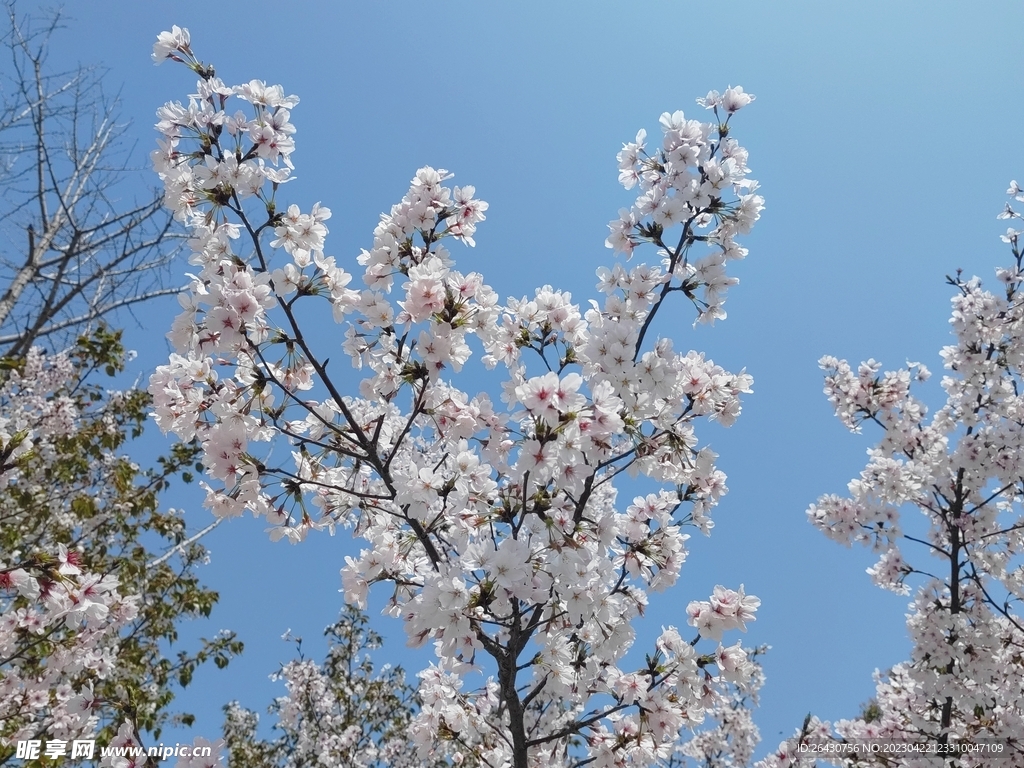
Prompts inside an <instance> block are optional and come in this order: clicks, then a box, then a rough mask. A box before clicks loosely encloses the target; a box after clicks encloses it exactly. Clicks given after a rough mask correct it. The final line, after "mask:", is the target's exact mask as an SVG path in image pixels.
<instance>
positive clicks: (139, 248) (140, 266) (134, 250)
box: [0, 3, 177, 357]
mask: <svg viewBox="0 0 1024 768" xmlns="http://www.w3.org/2000/svg"><path fill="white" fill-rule="evenodd" d="M5 10H6V19H5V21H6V27H7V28H6V30H5V31H4V35H3V49H4V50H3V53H4V54H5V55H6V58H7V62H6V64H5V65H4V66H0V93H2V95H3V102H2V104H0V198H2V200H3V202H2V203H0V270H2V271H0V278H2V284H3V286H4V287H3V288H2V290H0V352H2V353H3V354H5V355H7V356H14V357H17V356H22V355H24V354H25V353H26V352H27V351H28V349H29V347H31V346H32V345H33V344H35V343H39V342H41V341H44V340H45V341H47V342H48V343H50V344H51V345H52V346H53V347H54V348H61V347H62V346H66V345H68V344H70V343H73V342H74V339H75V338H76V336H77V335H78V334H79V333H80V332H81V331H83V330H86V329H88V328H90V327H94V326H95V323H96V321H97V320H99V319H100V318H103V317H108V316H111V315H112V313H114V312H115V311H116V310H118V309H124V308H130V307H132V306H134V305H136V304H138V303H139V302H142V301H146V300H147V299H151V298H154V297H156V296H161V295H164V294H169V293H175V292H176V290H177V289H174V288H168V287H167V283H166V278H167V270H166V267H167V265H168V263H169V262H170V260H171V259H172V258H173V256H174V248H173V247H171V245H172V243H171V240H170V239H169V235H170V233H171V218H170V216H169V215H168V214H167V213H166V212H164V211H163V210H162V209H161V205H160V198H159V196H158V195H155V194H152V193H151V194H149V195H146V196H144V197H143V198H142V199H141V200H135V201H134V202H133V198H134V195H135V194H136V191H137V190H138V189H139V179H138V178H137V177H135V174H134V172H133V170H132V168H131V166H130V165H129V162H130V160H129V155H128V153H127V152H126V151H125V148H124V147H122V146H121V140H122V139H123V137H124V129H125V125H124V124H122V123H119V122H118V120H119V115H118V104H117V100H116V99H115V98H111V97H109V96H108V95H107V94H106V93H104V90H103V83H102V75H103V72H102V70H101V69H98V68H96V67H82V66H80V67H77V68H75V69H72V70H69V71H61V70H54V69H53V68H52V67H50V65H49V63H48V55H49V46H50V43H51V40H52V37H53V35H54V33H55V32H57V31H58V30H59V29H60V28H61V27H62V26H63V18H62V17H61V15H60V13H54V14H53V15H52V16H51V17H49V18H46V19H40V18H36V17H32V16H21V15H19V14H18V13H17V9H16V7H15V5H14V4H13V3H8V4H7V5H6V6H5ZM142 188H143V189H144V188H145V187H142Z"/></svg>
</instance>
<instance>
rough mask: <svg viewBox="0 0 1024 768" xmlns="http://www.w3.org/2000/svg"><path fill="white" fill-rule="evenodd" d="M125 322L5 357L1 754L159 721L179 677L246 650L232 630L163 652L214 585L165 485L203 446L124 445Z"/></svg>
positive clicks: (0, 402) (199, 611)
mask: <svg viewBox="0 0 1024 768" xmlns="http://www.w3.org/2000/svg"><path fill="white" fill-rule="evenodd" d="M123 360H124V350H123V348H122V346H121V342H120V334H119V333H116V332H110V331H108V330H106V329H103V328H100V329H98V330H97V332H96V333H94V334H93V335H92V336H90V337H83V338H81V339H80V340H79V343H78V345H77V346H76V348H75V349H74V351H73V352H71V353H70V354H58V355H52V356H47V355H44V354H43V353H42V352H41V351H40V350H39V349H38V348H32V349H30V351H29V354H28V355H27V356H26V357H24V358H19V359H12V358H5V359H4V360H3V361H2V364H3V368H4V374H5V375H4V379H3V383H2V384H0V457H2V464H0V484H2V486H3V490H2V493H0V552H2V553H4V554H3V555H2V561H3V562H2V563H0V611H2V612H0V689H2V690H3V692H4V693H3V695H2V696H0V737H2V738H4V739H5V740H7V741H5V742H3V743H5V744H9V746H0V764H4V763H7V762H9V761H11V760H12V759H13V758H12V755H13V754H14V747H13V744H12V743H11V742H13V741H17V740H24V739H30V738H54V739H62V738H63V739H66V738H74V737H77V736H84V737H91V736H92V734H94V733H95V734H97V738H98V739H99V740H100V741H101V743H105V742H106V740H109V739H110V738H111V737H112V736H113V734H114V732H116V730H117V728H118V726H119V725H120V724H121V723H122V721H123V720H124V719H125V718H126V717H128V718H130V719H131V721H132V723H133V724H134V727H135V728H136V729H141V730H147V731H151V732H152V733H153V734H154V735H158V734H159V732H160V729H161V728H162V727H163V726H165V725H166V724H167V723H168V722H170V721H172V720H173V721H177V722H185V723H187V722H189V721H190V717H189V716H188V715H179V716H176V717H174V716H172V715H171V714H170V711H169V709H168V707H169V705H170V703H171V701H172V699H173V688H174V684H175V683H177V684H180V685H187V684H188V683H189V682H190V680H191V678H192V675H193V673H194V671H195V669H196V667H197V666H198V665H199V664H201V663H203V662H205V661H208V660H211V661H213V662H215V663H216V664H217V666H223V665H224V664H226V663H227V661H228V659H229V658H230V657H231V656H232V655H233V654H235V653H238V652H240V651H241V643H239V642H238V641H237V640H236V639H235V638H234V635H233V634H230V633H229V634H222V635H219V636H217V637H215V638H213V639H211V640H206V641H203V643H202V645H201V647H200V648H198V649H196V650H191V651H188V650H180V651H177V652H175V653H173V654H172V655H171V656H170V657H168V656H167V653H166V651H167V648H168V646H170V645H172V644H173V643H174V642H175V641H176V640H177V638H178V626H179V625H180V623H181V621H183V620H185V619H187V618H190V617H197V616H208V615H209V614H210V611H211V609H212V607H213V605H214V604H215V603H216V600H217V595H216V593H215V592H213V591H211V590H209V589H207V588H205V587H203V586H202V585H201V584H200V582H199V579H198V577H197V575H196V573H195V570H196V567H197V566H198V565H200V564H201V563H202V562H204V560H205V559H206V556H207V554H206V551H205V549H204V548H203V547H202V545H201V544H200V543H199V542H198V541H197V538H196V537H195V536H192V537H190V536H189V535H188V534H187V531H186V526H185V520H184V518H183V516H182V514H181V512H180V511H178V510H175V509H163V508H161V504H160V495H161V493H162V492H163V491H165V490H166V489H167V487H168V485H169V484H170V483H171V481H172V480H173V479H174V478H175V477H180V478H183V479H184V480H186V481H187V480H190V479H191V476H190V473H191V472H192V471H193V470H194V466H193V465H194V464H195V462H196V455H197V446H195V445H192V444H186V443H182V444H179V445H177V446H175V448H174V449H173V450H172V452H171V454H170V455H169V456H168V457H166V458H163V459H161V460H160V461H159V462H158V466H156V467H154V468H151V469H143V468H140V467H139V465H138V464H136V463H135V462H133V461H132V460H131V459H130V458H129V457H128V456H126V455H124V454H123V453H122V451H123V450H124V449H125V448H126V447H128V446H129V444H130V440H131V439H132V438H134V437H138V435H139V434H140V433H141V430H142V426H143V424H144V422H145V420H146V415H147V407H148V404H149V398H148V395H146V394H145V393H144V392H141V391H139V390H127V391H108V390H106V389H105V388H104V386H103V383H104V382H102V379H101V378H100V377H102V375H103V374H107V375H114V374H117V373H119V372H120V371H121V370H122V369H123Z"/></svg>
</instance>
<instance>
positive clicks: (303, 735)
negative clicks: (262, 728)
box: [224, 606, 478, 768]
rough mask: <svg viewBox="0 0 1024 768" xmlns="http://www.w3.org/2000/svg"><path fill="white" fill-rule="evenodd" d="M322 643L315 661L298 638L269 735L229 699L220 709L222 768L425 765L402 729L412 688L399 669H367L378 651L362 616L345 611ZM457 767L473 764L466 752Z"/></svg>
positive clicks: (282, 675)
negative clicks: (271, 736)
mask: <svg viewBox="0 0 1024 768" xmlns="http://www.w3.org/2000/svg"><path fill="white" fill-rule="evenodd" d="M325 634H326V635H327V636H328V639H329V647H328V650H327V657H326V658H325V660H324V662H323V663H322V664H318V663H316V662H314V661H312V660H310V659H306V658H305V657H304V656H303V654H302V640H301V638H299V639H296V640H295V645H296V650H297V656H298V658H296V659H295V660H293V661H290V662H288V663H287V664H285V665H283V667H282V668H281V670H280V672H279V673H278V674H277V675H276V678H277V679H279V680H282V681H284V683H285V685H286V687H287V693H286V694H285V695H284V696H281V697H279V698H278V699H277V700H276V701H275V702H274V704H273V706H272V707H271V708H270V711H271V713H272V714H273V715H274V716H275V722H274V730H275V731H276V732H278V733H279V734H280V735H279V736H278V737H277V738H275V739H269V740H268V739H263V738H261V737H260V735H259V733H258V731H257V725H258V723H259V716H258V715H257V714H256V713H255V712H253V711H251V710H247V709H244V708H242V707H240V706H239V705H238V704H237V702H232V703H231V704H229V705H228V706H227V707H225V712H226V714H227V718H226V721H225V725H224V743H225V747H226V748H227V750H228V759H227V764H228V766H229V768H300V767H301V766H322V767H323V768H333V766H338V765H344V766H351V768H429V766H437V767H438V768H440V766H441V765H446V764H447V763H444V762H443V761H440V760H438V761H428V762H424V761H423V760H422V758H420V757H419V755H418V754H417V750H416V748H415V746H414V745H413V744H412V743H411V742H410V741H409V737H408V734H407V730H408V727H409V725H410V724H411V723H412V719H413V717H414V715H415V713H416V711H417V710H418V708H419V705H418V702H417V701H416V689H415V687H414V686H412V685H410V684H409V683H408V682H407V681H406V678H405V671H404V670H403V669H402V668H401V667H400V666H399V667H392V666H391V665H385V666H384V667H383V668H382V669H380V670H375V669H374V665H373V662H372V660H371V658H370V653H371V652H372V651H374V650H376V649H378V648H380V646H381V638H380V636H379V635H378V634H377V633H376V632H374V631H373V630H372V629H371V628H370V626H369V622H368V620H367V617H366V614H365V613H363V612H362V611H360V610H358V609H357V608H355V607H353V606H346V608H345V609H344V611H343V612H342V615H341V617H340V618H339V619H338V621H337V622H335V623H334V624H332V625H331V626H330V627H328V628H327V629H326V630H325ZM461 765H464V766H466V767H467V768H472V767H473V766H477V765H478V763H477V761H476V760H475V759H474V758H473V756H472V755H463V756H462V762H461Z"/></svg>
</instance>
